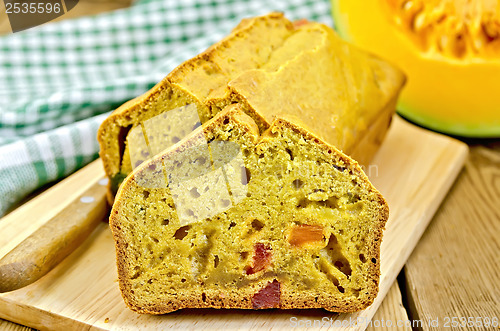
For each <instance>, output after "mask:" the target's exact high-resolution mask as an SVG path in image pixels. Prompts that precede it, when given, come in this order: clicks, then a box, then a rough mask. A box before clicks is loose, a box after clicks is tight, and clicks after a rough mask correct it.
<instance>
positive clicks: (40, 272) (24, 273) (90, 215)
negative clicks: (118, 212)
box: [0, 180, 109, 293]
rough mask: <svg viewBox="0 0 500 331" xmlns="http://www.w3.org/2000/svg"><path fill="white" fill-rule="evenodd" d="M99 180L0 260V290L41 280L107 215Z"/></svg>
mask: <svg viewBox="0 0 500 331" xmlns="http://www.w3.org/2000/svg"><path fill="white" fill-rule="evenodd" d="M105 183H106V181H105V180H100V181H98V182H96V183H95V184H93V185H92V186H90V188H88V189H87V190H86V191H85V192H84V193H83V194H81V195H80V196H79V197H78V198H76V199H75V200H73V201H72V202H71V203H69V204H68V205H67V206H66V207H65V208H64V209H63V210H61V211H60V212H59V213H58V214H57V215H56V216H54V217H53V218H52V219H50V220H49V221H48V222H47V223H45V224H44V225H42V226H41V227H40V228H39V229H37V230H36V231H35V232H34V233H32V234H31V235H30V236H28V237H27V238H26V239H24V240H23V241H22V242H21V243H20V244H19V245H17V246H16V247H15V248H14V249H12V250H11V251H10V252H9V253H7V254H6V255H5V256H4V257H3V258H2V259H0V293H3V292H9V291H13V290H17V289H19V288H21V287H24V286H27V285H29V284H31V283H33V282H35V281H36V280H38V279H40V278H41V277H42V276H44V275H45V274H46V273H47V272H49V271H50V270H51V269H52V268H54V267H55V266H56V265H57V264H58V263H59V262H61V261H62V260H63V259H64V258H65V257H66V256H68V255H69V254H70V253H71V252H73V251H74V250H75V249H76V248H77V247H78V246H79V245H80V244H81V243H82V242H83V241H84V240H85V239H86V238H87V237H88V236H89V235H90V233H91V232H92V231H93V230H94V229H95V228H96V227H97V225H98V224H99V223H100V222H101V221H102V220H103V219H104V217H106V216H107V215H108V209H109V208H108V204H107V202H106V185H105Z"/></svg>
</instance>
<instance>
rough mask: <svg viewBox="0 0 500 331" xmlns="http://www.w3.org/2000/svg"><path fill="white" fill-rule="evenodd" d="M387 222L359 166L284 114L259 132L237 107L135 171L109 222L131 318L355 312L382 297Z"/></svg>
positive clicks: (383, 205)
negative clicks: (213, 311) (199, 312)
mask: <svg viewBox="0 0 500 331" xmlns="http://www.w3.org/2000/svg"><path fill="white" fill-rule="evenodd" d="M184 111H189V109H187V108H186V109H184ZM387 218H388V206H387V203H386V201H385V200H384V198H383V197H382V195H381V194H380V193H379V192H378V191H377V190H376V189H375V188H374V187H373V186H372V184H371V183H370V182H369V180H368V178H367V177H366V175H365V174H364V172H363V171H362V169H361V168H360V166H359V164H358V163H357V162H356V161H354V160H352V159H351V158H350V157H348V156H346V155H345V154H344V153H342V152H341V151H339V150H338V149H337V148H336V147H334V146H332V145H330V144H328V143H326V142H325V141H324V140H322V139H321V138H320V137H318V136H316V135H315V134H313V133H311V132H310V131H308V130H305V129H304V128H303V127H302V126H299V125H297V124H295V123H294V122H293V121H289V120H287V119H286V118H284V117H281V116H277V117H276V118H275V119H274V120H273V122H272V123H271V125H270V127H269V128H268V129H267V130H265V131H264V132H263V133H262V134H259V128H258V125H257V124H256V123H255V121H254V120H253V119H252V118H251V117H250V116H248V115H247V114H246V113H245V112H244V111H243V107H242V106H241V105H240V104H234V105H231V106H228V107H226V108H225V109H224V110H222V111H221V112H219V113H218V114H217V115H216V116H215V117H214V118H213V119H211V120H209V121H208V122H207V123H205V124H204V125H203V126H202V127H199V128H197V129H196V130H195V131H194V132H192V133H191V134H189V135H188V137H186V138H185V139H183V140H181V141H180V142H178V143H177V144H175V145H174V146H172V147H171V148H169V149H167V150H166V151H163V152H161V153H159V154H157V155H156V156H155V157H153V158H151V159H149V160H147V161H145V162H143V163H142V164H141V165H139V166H138V167H137V168H136V169H135V170H134V171H133V172H132V173H131V174H130V175H129V176H128V177H127V178H126V179H125V181H124V182H123V184H122V185H121V187H120V189H119V190H118V194H117V195H116V199H115V203H114V206H113V209H112V211H111V216H110V227H111V230H112V233H113V238H114V240H115V243H116V254H117V265H118V275H119V285H120V289H121V292H122V295H123V297H124V299H125V302H126V303H127V305H128V306H129V307H130V308H131V309H132V310H134V311H137V312H141V313H152V314H162V313H168V312H171V311H174V310H178V309H182V308H201V307H213V308H245V309H261V308H284V309H288V308H325V309H327V310H329V311H334V312H352V311H357V310H360V309H363V308H365V307H367V306H368V305H370V304H371V303H372V302H373V300H374V298H375V296H376V294H377V291H378V281H379V247H380V242H381V237H382V230H383V228H384V225H385V222H386V220H387Z"/></svg>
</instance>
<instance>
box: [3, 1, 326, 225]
mask: <svg viewBox="0 0 500 331" xmlns="http://www.w3.org/2000/svg"><path fill="white" fill-rule="evenodd" d="M270 11H281V12H284V13H285V15H286V16H287V17H288V18H289V19H291V20H295V19H300V18H307V19H309V20H314V21H320V22H324V23H326V24H329V25H332V19H331V15H330V2H329V0H272V1H270V0H183V1H178V0H143V1H136V2H135V3H134V5H133V6H131V7H130V8H127V9H124V10H117V11H114V12H111V13H104V14H100V15H97V16H89V17H83V18H78V19H73V20H65V21H61V22H57V23H48V24H44V25H41V26H39V27H36V28H33V29H29V30H26V31H23V32H18V33H15V34H10V35H6V36H3V37H0V216H1V215H3V214H5V213H6V212H7V211H8V210H9V209H10V208H12V206H14V205H15V204H16V202H18V201H19V200H21V199H22V198H23V197H25V196H26V195H28V194H29V193H30V192H32V191H34V190H35V189H37V188H39V187H41V186H43V185H45V184H47V183H49V182H51V181H54V180H57V179H59V178H62V177H64V176H67V175H69V174H71V173H72V172H74V171H75V170H77V169H78V168H81V167H82V166H84V165H85V164H87V163H89V162H90V161H92V160H94V159H95V158H97V156H98V155H97V153H98V151H99V146H98V144H97V140H96V132H97V128H98V127H99V124H100V123H101V122H102V121H103V119H104V118H105V117H106V116H107V115H108V114H109V111H111V110H113V109H115V108H116V107H117V106H119V105H121V104H122V103H123V102H125V101H127V100H129V99H131V98H133V97H135V96H137V95H140V94H142V93H144V92H145V91H147V90H148V89H149V88H151V87H152V86H153V85H154V84H155V83H157V82H158V81H160V80H161V79H162V78H163V77H164V76H166V75H167V74H168V73H169V72H170V71H171V70H172V69H173V68H175V67H176V66H177V65H178V64H180V63H181V62H182V61H184V60H186V59H188V58H190V57H192V56H194V55H196V54H197V53H199V52H201V51H203V50H204V49H206V48H207V47H208V46H210V45H211V44H213V43H215V42H216V41H217V40H219V39H221V38H222V37H224V36H225V35H227V34H228V33H229V32H230V31H231V29H232V28H233V27H234V26H236V24H237V23H238V22H239V21H240V20H241V19H242V18H244V17H250V16H256V15H264V14H267V13H268V12H270Z"/></svg>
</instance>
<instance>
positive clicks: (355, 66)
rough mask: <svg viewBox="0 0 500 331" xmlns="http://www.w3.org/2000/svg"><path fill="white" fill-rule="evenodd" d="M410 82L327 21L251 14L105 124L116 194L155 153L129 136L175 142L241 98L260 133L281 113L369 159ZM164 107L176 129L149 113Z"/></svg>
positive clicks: (105, 149)
mask: <svg viewBox="0 0 500 331" xmlns="http://www.w3.org/2000/svg"><path fill="white" fill-rule="evenodd" d="M403 84H404V75H403V74H402V73H401V72H400V71H399V70H398V69H397V68H395V67H393V66H392V65H390V64H388V63H386V62H384V61H382V60H380V59H379V58H377V57H375V56H372V55H370V54H367V53H365V52H362V51H360V50H358V49H357V48H355V47H353V46H351V45H348V44H347V43H345V42H344V41H342V40H341V39H340V38H339V37H338V36H337V35H336V34H335V32H334V31H333V30H332V29H331V28H329V27H327V26H325V25H323V24H319V23H314V22H306V23H304V22H301V24H300V25H298V24H295V25H294V24H293V23H292V22H290V21H289V20H287V19H286V18H284V17H283V15H282V14H281V13H271V14H269V15H266V16H261V17H256V18H252V19H245V20H243V21H242V22H241V23H240V24H239V25H238V26H237V27H236V28H235V29H234V30H233V31H232V33H231V34H230V35H229V36H227V37H226V38H224V39H223V40H221V41H220V42H218V43H216V44H215V45H213V46H211V47H210V48H208V49H207V50H206V51H205V52H203V53H201V54H199V55H198V56H196V57H194V58H192V59H190V60H188V61H186V62H184V63H182V64H181V65H180V66H179V67H177V68H176V69H175V70H173V71H172V72H171V73H170V74H169V75H168V76H167V77H165V79H163V80H162V81H161V82H160V83H158V84H157V85H156V86H155V87H153V88H152V89H151V90H150V91H148V92H147V93H145V94H144V95H142V96H139V97H137V98H135V99H133V100H131V101H129V102H127V103H125V104H124V105H122V106H121V107H120V108H118V109H117V110H115V111H114V112H113V113H112V114H111V115H110V116H109V118H107V119H106V120H105V121H104V122H103V123H102V125H101V127H100V128H99V132H98V140H99V144H100V147H101V150H100V156H101V159H102V161H103V164H104V168H105V172H106V174H107V176H108V177H109V178H110V187H109V194H108V198H109V201H110V202H112V201H113V197H114V195H115V193H116V191H117V189H118V186H119V185H120V183H121V181H122V180H123V179H124V178H125V177H126V176H127V175H128V174H129V173H130V172H131V171H132V170H133V169H134V168H135V167H137V166H138V165H140V164H141V163H142V162H144V161H145V160H147V159H149V158H151V157H153V155H149V153H150V152H151V151H150V150H140V149H137V148H136V150H134V151H131V150H130V148H129V144H128V140H129V139H132V138H133V137H134V136H136V135H137V134H138V133H141V131H148V134H147V135H146V140H151V141H145V142H147V143H151V144H154V145H155V146H157V147H160V146H161V148H159V149H158V151H159V150H163V149H166V148H168V147H170V146H172V145H173V144H175V143H177V142H178V141H179V140H181V139H182V138H184V137H185V136H186V135H188V134H189V133H190V132H191V131H192V130H193V129H194V128H196V127H197V126H199V125H200V124H201V123H205V122H206V121H207V120H209V119H211V118H213V117H214V116H215V115H216V114H217V113H219V112H220V111H222V110H223V109H224V108H225V107H226V106H228V105H230V104H234V103H238V104H240V108H241V109H242V111H243V112H245V113H246V114H247V115H249V116H250V117H251V118H252V119H253V120H254V122H255V123H256V125H257V127H258V129H259V132H260V133H262V132H264V131H265V130H267V129H268V128H269V127H270V126H271V124H272V123H273V122H274V120H275V118H277V117H279V116H281V117H288V118H289V119H293V121H294V122H295V123H300V125H301V126H303V127H307V128H308V129H309V130H310V131H311V132H312V133H314V134H315V135H317V136H318V137H320V138H321V139H322V140H324V141H325V142H327V143H329V144H331V145H334V146H336V147H337V148H338V149H340V150H342V151H343V152H345V153H346V154H348V155H349V156H351V157H353V158H354V159H356V160H357V161H358V162H360V163H361V164H366V163H367V162H368V161H369V160H370V158H371V157H372V155H373V154H374V153H375V151H376V150H377V148H378V147H379V145H380V144H381V141H382V140H383V138H384V135H385V133H386V131H387V128H388V126H389V123H390V120H391V118H392V115H393V113H394V107H395V103H396V99H397V96H398V93H399V91H400V89H401V87H402V85H403ZM185 105H191V107H194V109H196V110H197V114H195V115H196V116H195V117H196V118H195V119H194V120H193V121H191V119H190V120H189V123H192V124H193V125H192V126H191V127H190V126H186V125H177V123H185V118H183V117H182V116H184V115H182V112H180V111H178V109H179V107H183V106H185ZM176 109H177V110H176ZM160 114H165V118H164V122H165V123H166V125H167V126H168V128H169V129H168V130H164V129H162V130H161V132H158V131H155V130H154V129H151V128H153V127H154V126H155V125H156V126H158V125H157V124H154V123H156V122H157V121H156V120H154V121H150V120H151V119H152V118H155V117H157V116H158V115H160ZM148 121H149V122H151V123H153V124H152V127H151V128H150V129H148V128H146V127H145V125H144V123H148ZM131 154H133V155H131Z"/></svg>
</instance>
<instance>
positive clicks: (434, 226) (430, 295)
mask: <svg viewBox="0 0 500 331" xmlns="http://www.w3.org/2000/svg"><path fill="white" fill-rule="evenodd" d="M129 4H130V0H101V1H100V0H80V2H79V3H78V5H77V6H76V7H75V8H74V9H73V10H71V11H70V12H69V13H68V14H66V15H64V16H62V17H59V18H58V19H59V20H60V19H66V18H70V17H77V16H82V15H88V14H96V13H99V12H103V11H109V10H114V9H118V8H123V7H126V6H128V5H129ZM4 8H5V7H3V8H2V7H0V9H1V12H0V34H2V33H10V31H11V30H10V27H9V25H8V21H7V18H6V14H5V10H4ZM466 142H467V143H468V144H469V146H470V154H469V156H468V158H467V161H466V163H465V167H464V169H463V170H462V172H461V173H460V175H459V176H458V178H457V180H456V182H455V184H454V185H453V186H452V188H451V190H450V192H449V193H448V195H447V197H446V198H445V200H444V201H443V203H442V205H441V207H440V208H439V210H438V211H437V213H436V215H435V216H434V218H433V220H432V221H431V223H430V225H429V227H428V228H427V230H426V232H425V233H424V235H423V236H422V238H421V240H420V242H419V244H418V245H417V247H416V248H415V250H414V251H413V254H412V255H411V257H410V258H409V260H408V262H407V263H406V265H405V267H404V270H403V271H402V272H401V274H400V275H399V277H398V282H396V283H394V285H393V286H392V288H391V290H390V291H389V293H388V294H387V297H386V298H385V300H384V302H383V303H382V305H381V307H380V308H379V310H378V311H377V313H376V314H375V316H374V318H373V323H374V324H373V325H372V326H369V327H368V328H367V330H412V327H411V326H409V325H407V326H406V327H396V326H395V324H396V321H397V320H401V321H406V320H410V321H413V322H412V324H413V329H417V330H440V329H442V328H444V327H445V326H446V325H445V323H446V322H448V324H449V326H450V329H457V330H458V329H464V328H459V327H457V328H453V327H451V326H453V325H452V324H453V321H460V318H462V319H463V318H464V317H465V318H474V321H476V322H474V323H473V324H475V325H476V326H477V324H476V323H477V320H476V318H480V320H481V321H483V322H484V321H486V319H485V318H490V319H492V318H494V317H496V318H500V239H499V238H500V140H498V139H497V140H466ZM453 318H455V319H453ZM387 321H391V322H392V324H393V326H392V327H389V326H387V325H388V324H389V323H387ZM429 321H431V323H429ZM420 322H421V323H420ZM471 324H472V323H471ZM476 326H474V327H467V329H471V330H472V329H476V330H484V329H487V328H484V327H476ZM491 329H497V330H498V329H499V328H498V327H496V328H491ZM0 330H9V331H21V330H31V328H29V327H26V326H22V325H18V324H15V323H11V322H9V321H5V320H1V319H0Z"/></svg>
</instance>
